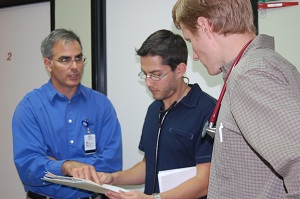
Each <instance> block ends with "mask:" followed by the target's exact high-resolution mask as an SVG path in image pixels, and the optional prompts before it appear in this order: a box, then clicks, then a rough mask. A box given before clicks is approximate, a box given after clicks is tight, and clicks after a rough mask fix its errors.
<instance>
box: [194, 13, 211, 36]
mask: <svg viewBox="0 0 300 199" xmlns="http://www.w3.org/2000/svg"><path fill="white" fill-rule="evenodd" d="M197 23H198V27H199V30H200V31H202V32H203V33H204V34H205V35H206V36H207V37H208V38H209V39H210V38H211V32H212V31H211V26H210V25H209V23H208V20H207V19H206V18H205V17H198V19H197Z"/></svg>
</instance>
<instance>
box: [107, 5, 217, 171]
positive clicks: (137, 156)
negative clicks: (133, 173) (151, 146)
mask: <svg viewBox="0 0 300 199" xmlns="http://www.w3.org/2000/svg"><path fill="white" fill-rule="evenodd" d="M175 2H176V0H163V1H162V0H151V1H149V0H126V1H124V0H107V11H106V12H107V76H108V77H107V79H108V88H107V92H108V97H109V98H110V99H111V101H112V102H113V104H114V106H115V108H116V110H117V113H118V117H119V120H120V122H121V126H122V131H123V150H124V161H123V162H124V169H128V168H130V167H131V166H133V165H134V164H135V163H137V162H138V161H140V160H141V159H142V157H143V154H141V153H140V152H139V150H138V144H139V140H140V135H141V129H142V125H143V121H144V117H145V114H146V110H147V107H148V106H149V104H150V103H151V102H152V101H153V99H152V95H151V94H150V93H149V92H148V89H147V88H146V86H145V83H144V81H141V80H140V79H139V77H138V73H139V72H140V60H139V57H138V56H136V53H135V48H139V47H140V46H141V44H142V42H143V41H144V40H145V39H146V38H147V37H148V36H149V35H150V34H152V33H153V32H155V31H156V30H159V29H169V30H172V31H174V32H176V33H179V34H181V31H180V30H177V29H176V28H175V26H174V25H173V21H172V15H171V12H172V7H173V5H174V4H175ZM188 46H189V51H190V52H189V53H190V57H189V60H188V71H187V73H186V76H187V77H189V78H190V82H191V83H195V82H197V83H199V85H200V86H201V88H202V89H203V90H204V91H206V92H208V93H209V94H211V95H213V96H214V97H216V98H218V96H219V92H220V90H221V86H222V79H221V76H218V77H211V76H209V75H208V74H207V71H206V69H205V68H204V66H202V65H201V64H200V63H199V62H197V63H196V62H194V61H193V60H192V51H191V48H190V47H191V46H190V44H188Z"/></svg>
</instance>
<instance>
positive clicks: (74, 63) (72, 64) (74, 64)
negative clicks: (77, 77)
mask: <svg viewBox="0 0 300 199" xmlns="http://www.w3.org/2000/svg"><path fill="white" fill-rule="evenodd" d="M78 65H79V63H78V62H76V60H71V63H70V67H71V68H77V67H78Z"/></svg>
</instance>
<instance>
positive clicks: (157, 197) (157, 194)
mask: <svg viewBox="0 0 300 199" xmlns="http://www.w3.org/2000/svg"><path fill="white" fill-rule="evenodd" d="M152 196H154V198H155V199H161V197H160V195H159V193H154V194H152Z"/></svg>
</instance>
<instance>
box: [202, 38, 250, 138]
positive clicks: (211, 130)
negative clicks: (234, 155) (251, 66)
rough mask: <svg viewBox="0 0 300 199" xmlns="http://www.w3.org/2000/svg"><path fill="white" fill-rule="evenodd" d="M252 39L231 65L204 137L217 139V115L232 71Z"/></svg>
mask: <svg viewBox="0 0 300 199" xmlns="http://www.w3.org/2000/svg"><path fill="white" fill-rule="evenodd" d="M251 41H252V39H251V40H250V41H249V42H248V43H247V44H246V45H245V46H244V47H243V48H242V50H241V51H240V52H239V54H238V56H237V57H236V58H235V60H234V62H233V64H232V65H231V67H230V69H229V71H228V74H227V77H226V79H225V82H224V84H223V87H222V90H221V93H220V96H219V99H218V101H217V104H216V106H215V108H214V111H213V113H212V115H211V117H210V119H209V121H207V122H206V123H205V125H204V127H203V130H202V137H204V136H205V135H206V134H208V135H210V136H211V137H212V138H214V137H215V134H216V126H215V123H216V120H217V115H218V113H219V110H220V107H221V103H222V100H223V97H224V94H225V91H226V85H227V80H228V78H229V75H230V73H231V71H232V69H233V68H234V67H235V66H236V65H237V64H238V62H239V61H240V59H241V57H242V55H243V53H244V51H245V50H246V48H247V47H248V45H249V44H250V43H251Z"/></svg>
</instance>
